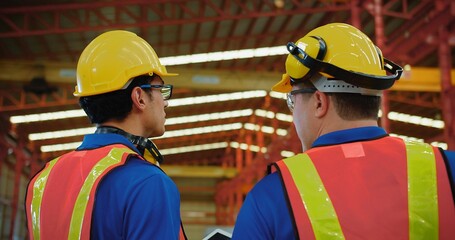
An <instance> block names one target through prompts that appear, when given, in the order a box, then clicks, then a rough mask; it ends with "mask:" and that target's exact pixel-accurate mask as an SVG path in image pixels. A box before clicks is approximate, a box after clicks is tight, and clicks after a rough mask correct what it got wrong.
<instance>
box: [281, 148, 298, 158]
mask: <svg viewBox="0 0 455 240" xmlns="http://www.w3.org/2000/svg"><path fill="white" fill-rule="evenodd" d="M280 154H281V156H282V157H283V158H288V157H292V156H294V155H295V153H294V152H291V151H286V150H283V151H281V153H280Z"/></svg>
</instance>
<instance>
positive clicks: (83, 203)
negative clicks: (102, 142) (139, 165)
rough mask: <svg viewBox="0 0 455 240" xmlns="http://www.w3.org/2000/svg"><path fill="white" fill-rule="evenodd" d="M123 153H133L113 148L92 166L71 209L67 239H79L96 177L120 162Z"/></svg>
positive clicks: (125, 149) (124, 149)
mask: <svg viewBox="0 0 455 240" xmlns="http://www.w3.org/2000/svg"><path fill="white" fill-rule="evenodd" d="M124 153H134V152H133V151H132V150H131V149H127V148H113V149H112V150H111V151H110V152H109V153H108V155H107V156H106V157H104V158H103V159H101V160H100V161H99V162H98V163H97V164H96V165H95V166H93V168H92V170H91V171H90V173H89V175H88V176H87V178H86V179H85V181H84V184H83V185H82V188H81V191H80V192H79V195H78V196H77V199H76V203H75V205H74V208H73V214H72V216H71V223H70V229H69V233H68V239H80V238H81V233H82V225H83V220H84V216H85V210H86V208H87V204H88V201H89V197H90V192H91V191H92V187H93V185H94V184H95V181H96V180H97V179H98V177H99V176H100V175H101V174H103V173H104V171H105V170H106V169H107V168H109V167H110V166H112V165H114V164H116V163H119V162H121V161H122V156H123V154H124Z"/></svg>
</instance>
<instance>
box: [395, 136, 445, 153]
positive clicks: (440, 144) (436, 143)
mask: <svg viewBox="0 0 455 240" xmlns="http://www.w3.org/2000/svg"><path fill="white" fill-rule="evenodd" d="M389 135H390V136H393V137H399V138H401V139H403V140H405V141H415V142H424V141H423V139H421V138H415V137H409V136H405V135H399V134H395V133H390V134H389ZM430 144H431V145H433V146H436V147H440V148H442V149H444V150H447V148H448V145H447V143H445V142H432V143H430Z"/></svg>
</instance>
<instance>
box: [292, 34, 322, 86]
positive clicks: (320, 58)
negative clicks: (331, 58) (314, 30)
mask: <svg viewBox="0 0 455 240" xmlns="http://www.w3.org/2000/svg"><path fill="white" fill-rule="evenodd" d="M309 37H311V38H314V39H316V40H318V43H319V50H318V54H317V55H316V59H317V60H319V61H322V60H324V57H325V55H326V53H327V44H326V43H325V41H324V39H322V38H321V37H319V36H309ZM288 50H289V48H288ZM289 52H291V51H289ZM291 54H292V55H294V53H292V52H291ZM294 56H295V55H294ZM303 56H305V55H303ZM297 60H299V59H297ZM299 61H300V60H299ZM304 65H305V64H304ZM305 66H306V65H305ZM306 67H308V66H306ZM308 69H309V70H308V73H306V74H305V75H304V76H303V77H301V78H298V79H296V78H293V77H292V76H290V79H291V85H294V84H297V83H299V82H303V81H305V80H307V79H309V78H311V77H312V76H313V74H314V73H316V72H317V71H315V70H314V69H313V68H308Z"/></svg>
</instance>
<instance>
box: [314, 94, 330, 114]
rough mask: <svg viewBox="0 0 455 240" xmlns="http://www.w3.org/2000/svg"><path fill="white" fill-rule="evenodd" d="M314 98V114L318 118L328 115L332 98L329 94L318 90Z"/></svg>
mask: <svg viewBox="0 0 455 240" xmlns="http://www.w3.org/2000/svg"><path fill="white" fill-rule="evenodd" d="M313 98H314V110H315V111H314V116H315V117H317V118H322V117H324V116H325V115H327V112H328V111H329V106H330V98H329V96H327V94H325V93H323V92H320V91H316V92H315V93H314V94H313Z"/></svg>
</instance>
